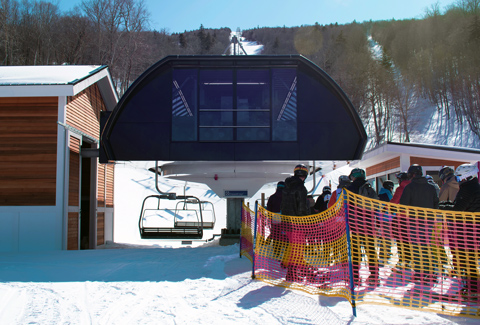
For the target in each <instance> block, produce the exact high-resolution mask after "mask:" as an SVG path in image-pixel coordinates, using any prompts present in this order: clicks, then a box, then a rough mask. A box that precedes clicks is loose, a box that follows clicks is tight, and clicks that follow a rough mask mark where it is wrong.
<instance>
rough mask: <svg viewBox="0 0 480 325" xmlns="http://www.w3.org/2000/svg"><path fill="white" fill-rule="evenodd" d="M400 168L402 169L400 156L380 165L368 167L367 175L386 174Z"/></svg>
mask: <svg viewBox="0 0 480 325" xmlns="http://www.w3.org/2000/svg"><path fill="white" fill-rule="evenodd" d="M399 167H400V156H398V157H395V158H392V159H390V160H387V161H384V162H381V163H379V164H376V165H373V166H370V167H367V168H366V170H365V172H366V173H367V175H375V174H378V173H382V172H386V171H387V170H392V169H395V168H399Z"/></svg>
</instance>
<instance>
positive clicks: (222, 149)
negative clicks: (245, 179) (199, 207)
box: [100, 55, 367, 162]
mask: <svg viewBox="0 0 480 325" xmlns="http://www.w3.org/2000/svg"><path fill="white" fill-rule="evenodd" d="M103 125H104V126H103V128H102V130H101V150H100V151H101V153H100V160H101V161H102V162H107V161H112V160H113V161H115V160H159V161H166V160H167V161H168V160H172V161H199V160H204V161H259V160H355V159H360V158H361V156H362V154H363V151H364V149H365V145H366V141H367V135H366V133H365V130H364V127H363V125H362V122H361V120H360V118H359V116H358V115H357V113H356V111H355V109H354V107H353V105H352V103H351V102H350V100H349V99H348V98H347V96H346V95H345V93H344V92H343V91H342V89H341V88H340V87H339V86H338V85H337V84H336V83H335V81H334V80H333V79H332V78H330V76H329V75H328V74H327V73H325V72H324V71H323V70H322V69H320V68H319V67H318V66H317V65H315V64H314V63H312V62H311V61H309V60H308V59H306V58H305V57H303V56H300V55H280V56H197V55H195V56H168V57H166V58H164V59H163V60H161V61H159V62H157V63H156V64H154V65H153V66H152V67H150V68H149V69H148V70H147V71H145V72H144V73H143V74H142V75H141V76H140V77H139V78H138V79H137V80H136V81H135V82H134V83H133V84H132V86H131V87H130V88H129V89H128V90H127V92H126V93H125V95H124V96H123V97H122V98H121V99H120V101H119V103H118V104H117V106H116V107H115V109H114V110H113V112H112V113H110V114H109V115H108V116H105V117H104V123H103Z"/></svg>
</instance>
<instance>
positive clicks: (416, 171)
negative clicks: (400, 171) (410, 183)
mask: <svg viewBox="0 0 480 325" xmlns="http://www.w3.org/2000/svg"><path fill="white" fill-rule="evenodd" d="M407 175H408V178H413V177H415V176H422V175H423V169H422V166H420V165H418V164H413V165H411V166H410V167H408V171H407Z"/></svg>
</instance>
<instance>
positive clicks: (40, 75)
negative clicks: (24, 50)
mask: <svg viewBox="0 0 480 325" xmlns="http://www.w3.org/2000/svg"><path fill="white" fill-rule="evenodd" d="M105 67H106V66H100V65H47V66H3V67H0V86H12V85H72V84H75V83H77V82H79V81H80V80H82V79H85V78H87V77H89V76H91V75H93V74H95V73H96V72H98V71H99V70H101V69H103V68H105Z"/></svg>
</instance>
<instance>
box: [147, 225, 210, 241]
mask: <svg viewBox="0 0 480 325" xmlns="http://www.w3.org/2000/svg"><path fill="white" fill-rule="evenodd" d="M140 237H141V238H142V239H202V237H203V231H202V229H201V228H199V227H197V228H168V227H161V228H160V227H144V228H141V229H140Z"/></svg>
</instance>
